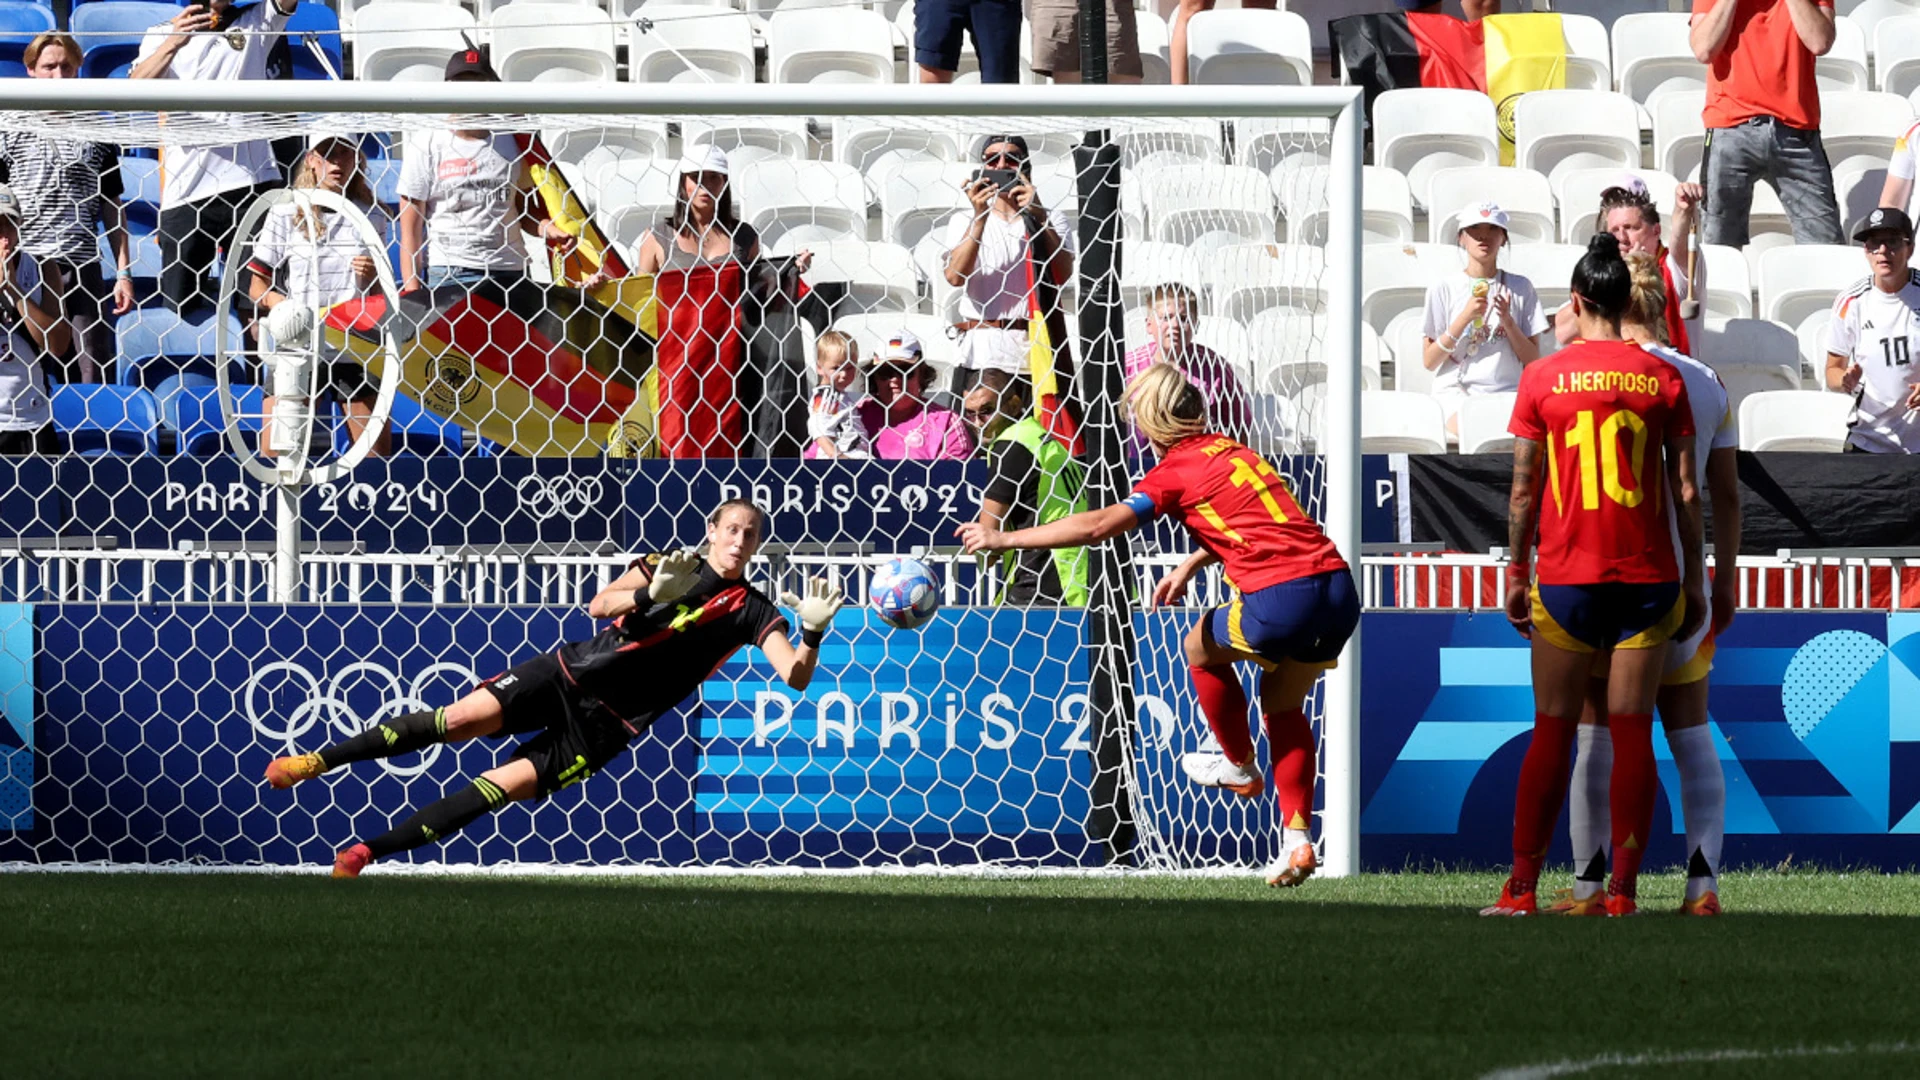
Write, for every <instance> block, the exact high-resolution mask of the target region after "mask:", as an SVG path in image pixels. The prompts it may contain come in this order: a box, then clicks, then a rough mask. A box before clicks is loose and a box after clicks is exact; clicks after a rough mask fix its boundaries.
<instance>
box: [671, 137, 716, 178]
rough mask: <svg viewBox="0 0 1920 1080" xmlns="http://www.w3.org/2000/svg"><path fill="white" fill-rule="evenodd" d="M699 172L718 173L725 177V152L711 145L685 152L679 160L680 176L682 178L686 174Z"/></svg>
mask: <svg viewBox="0 0 1920 1080" xmlns="http://www.w3.org/2000/svg"><path fill="white" fill-rule="evenodd" d="M700 172H713V173H719V174H720V175H721V176H725V175H727V152H726V151H725V150H722V149H720V148H719V147H717V146H714V145H713V144H712V143H708V144H707V145H706V146H696V147H694V148H693V149H691V150H689V151H687V154H686V156H685V157H683V158H681V159H680V173H681V175H683V176H684V175H686V174H687V173H700Z"/></svg>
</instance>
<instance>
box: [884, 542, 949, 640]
mask: <svg viewBox="0 0 1920 1080" xmlns="http://www.w3.org/2000/svg"><path fill="white" fill-rule="evenodd" d="M867 601H868V602H869V603H870V604H872V605H873V611H874V614H876V615H878V616H880V618H881V619H883V620H885V621H886V623H887V625H889V626H892V627H894V628H896V629H899V630H912V629H914V628H915V627H917V626H919V625H920V624H921V623H924V622H926V621H927V620H928V619H930V618H932V617H933V613H934V612H936V611H938V610H940V583H939V581H938V580H937V579H935V578H934V576H933V571H932V570H929V569H927V564H926V563H923V562H921V561H920V560H918V559H888V560H887V561H886V562H884V563H881V564H880V565H879V566H878V567H876V568H875V569H874V572H873V587H872V588H871V589H868V590H867Z"/></svg>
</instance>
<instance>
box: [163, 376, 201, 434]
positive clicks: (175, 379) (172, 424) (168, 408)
mask: <svg viewBox="0 0 1920 1080" xmlns="http://www.w3.org/2000/svg"><path fill="white" fill-rule="evenodd" d="M213 386H214V380H213V377H212V376H209V375H203V374H201V373H200V372H197V371H185V372H181V373H180V374H178V375H169V376H167V377H166V378H164V379H161V380H160V384H159V385H158V386H155V387H154V388H153V399H154V400H155V401H157V402H159V403H160V427H161V430H163V431H173V432H177V431H179V430H180V395H181V394H182V393H183V392H185V391H188V390H211V389H212V388H213Z"/></svg>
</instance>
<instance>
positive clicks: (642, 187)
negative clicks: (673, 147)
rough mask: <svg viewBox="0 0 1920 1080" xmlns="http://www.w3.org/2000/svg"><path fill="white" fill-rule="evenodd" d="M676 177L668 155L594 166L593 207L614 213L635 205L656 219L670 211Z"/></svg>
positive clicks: (608, 213)
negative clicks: (595, 167) (666, 156)
mask: <svg viewBox="0 0 1920 1080" xmlns="http://www.w3.org/2000/svg"><path fill="white" fill-rule="evenodd" d="M678 180H679V176H678V174H677V173H676V171H675V169H674V162H673V160H672V159H670V158H623V159H620V160H618V161H610V162H608V163H606V164H604V165H601V166H600V167H599V168H597V169H596V170H594V173H593V179H592V180H591V181H590V182H589V183H590V187H591V190H592V192H593V196H594V209H595V210H597V211H599V212H601V213H603V214H607V215H615V214H619V213H622V212H623V211H628V210H632V209H634V208H639V209H641V210H644V211H645V214H646V216H647V217H648V218H650V219H651V220H652V221H659V220H660V219H662V218H664V217H666V216H667V215H668V214H669V213H671V212H672V211H673V204H674V199H675V196H676V195H677V194H678V193H677V192H676V191H675V190H674V184H675V183H676V182H677V181H678ZM636 239H637V237H636Z"/></svg>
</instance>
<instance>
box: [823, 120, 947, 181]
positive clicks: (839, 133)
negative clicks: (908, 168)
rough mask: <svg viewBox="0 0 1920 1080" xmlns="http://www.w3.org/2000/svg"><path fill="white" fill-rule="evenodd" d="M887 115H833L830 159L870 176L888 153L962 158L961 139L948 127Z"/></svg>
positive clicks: (940, 158) (943, 158)
mask: <svg viewBox="0 0 1920 1080" xmlns="http://www.w3.org/2000/svg"><path fill="white" fill-rule="evenodd" d="M889 119H890V120H893V122H891V123H879V122H877V121H875V120H873V119H865V120H861V119H856V118H852V117H841V116H837V117H834V120H833V160H835V161H838V162H842V163H844V164H847V165H851V166H853V167H854V168H856V169H859V170H860V171H861V172H863V173H867V174H868V175H869V176H871V175H872V172H871V170H872V169H873V166H874V163H875V162H876V161H878V160H879V158H880V157H881V156H882V155H884V154H888V153H896V154H916V155H924V156H927V157H931V158H937V159H939V160H941V161H959V160H961V152H960V140H959V139H958V138H957V137H956V136H955V135H954V134H953V133H952V132H951V131H948V130H945V129H944V128H943V127H941V126H939V125H935V124H929V125H927V126H924V127H916V126H911V125H912V123H913V122H912V121H911V120H908V119H906V118H904V117H901V118H889Z"/></svg>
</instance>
